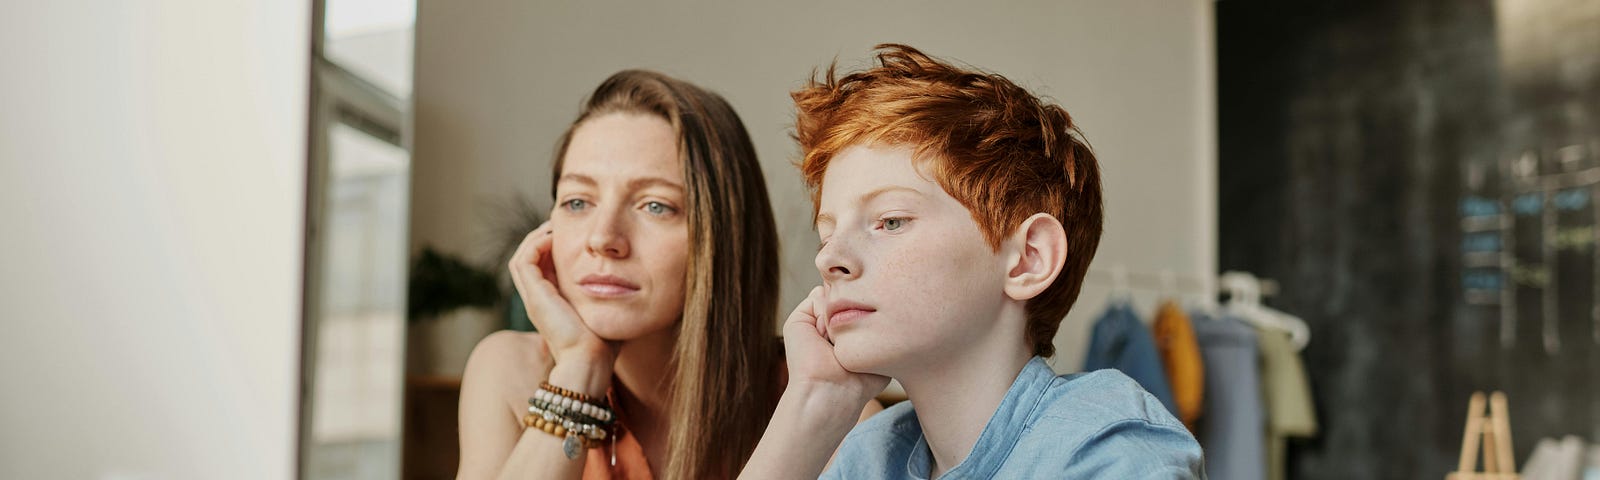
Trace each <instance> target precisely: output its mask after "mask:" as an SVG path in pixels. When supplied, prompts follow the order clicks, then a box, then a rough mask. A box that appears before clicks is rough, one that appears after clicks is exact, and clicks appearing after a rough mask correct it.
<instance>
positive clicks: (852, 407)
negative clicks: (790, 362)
mask: <svg viewBox="0 0 1600 480" xmlns="http://www.w3.org/2000/svg"><path fill="white" fill-rule="evenodd" d="M860 390H861V389H855V388H850V387H846V386H842V385H837V384H831V383H821V382H804V381H802V382H792V383H790V384H789V387H788V388H786V389H785V390H784V392H783V396H784V397H785V399H788V400H792V401H793V405H795V406H796V407H797V408H798V409H799V412H800V413H801V415H802V418H804V419H806V420H808V421H809V422H808V423H813V424H816V425H818V426H821V425H829V424H834V423H840V424H844V425H855V421H856V420H857V419H858V418H859V417H860V414H861V409H862V408H863V407H865V406H866V405H867V402H869V401H871V400H872V398H873V396H874V395H875V393H876V392H871V393H869V392H863V391H860Z"/></svg>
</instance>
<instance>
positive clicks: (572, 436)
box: [522, 413, 600, 460]
mask: <svg viewBox="0 0 1600 480" xmlns="http://www.w3.org/2000/svg"><path fill="white" fill-rule="evenodd" d="M522 426H523V427H525V428H533V429H538V430H543V431H544V433H548V434H551V435H554V436H555V437H556V438H560V439H562V442H561V443H562V445H561V449H562V452H563V453H565V454H566V455H567V458H569V459H574V460H576V459H577V458H578V454H579V453H581V452H582V451H583V450H588V449H591V448H595V447H599V446H600V440H596V439H593V438H589V437H587V436H584V435H580V434H578V433H576V432H568V431H567V428H566V427H563V426H561V423H560V422H552V421H548V420H545V419H544V417H541V416H539V415H534V414H532V413H529V414H525V415H523V416H522Z"/></svg>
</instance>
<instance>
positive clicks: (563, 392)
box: [539, 382, 599, 403]
mask: <svg viewBox="0 0 1600 480" xmlns="http://www.w3.org/2000/svg"><path fill="white" fill-rule="evenodd" d="M539 389H540V390H546V391H549V392H551V393H554V394H556V395H560V396H563V397H567V398H570V399H573V400H577V401H580V402H583V403H599V402H596V401H594V397H591V396H588V395H584V394H582V393H578V392H574V391H572V390H567V389H565V388H561V387H557V386H555V385H551V384H550V382H539Z"/></svg>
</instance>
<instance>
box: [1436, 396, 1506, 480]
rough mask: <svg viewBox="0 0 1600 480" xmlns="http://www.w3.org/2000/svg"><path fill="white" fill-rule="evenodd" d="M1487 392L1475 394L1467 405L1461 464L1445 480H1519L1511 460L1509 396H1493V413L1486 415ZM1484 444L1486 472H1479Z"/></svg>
mask: <svg viewBox="0 0 1600 480" xmlns="http://www.w3.org/2000/svg"><path fill="white" fill-rule="evenodd" d="M1483 407H1484V405H1483V392H1473V393H1472V399H1471V400H1469V401H1468V402H1467V428H1466V434H1465V435H1464V436H1463V438H1462V439H1461V462H1460V464H1458V465H1457V466H1456V471H1454V472H1450V474H1449V475H1445V477H1444V478H1445V480H1519V479H1521V478H1522V477H1520V476H1518V475H1517V468H1516V462H1515V461H1514V460H1513V459H1512V458H1511V420H1510V418H1508V417H1507V416H1506V394H1505V393H1503V392H1494V393H1493V394H1491V395H1490V396H1489V414H1488V415H1487V416H1485V415H1484V414H1483ZM1480 440H1481V441H1482V445H1483V471H1482V472H1479V471H1478V446H1479V442H1480Z"/></svg>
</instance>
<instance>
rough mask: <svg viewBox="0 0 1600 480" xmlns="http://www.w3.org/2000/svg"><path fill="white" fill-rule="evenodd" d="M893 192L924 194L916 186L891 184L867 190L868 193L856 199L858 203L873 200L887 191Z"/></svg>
mask: <svg viewBox="0 0 1600 480" xmlns="http://www.w3.org/2000/svg"><path fill="white" fill-rule="evenodd" d="M892 192H906V193H910V194H914V195H916V196H919V197H920V196H922V192H921V191H919V190H917V189H915V188H911V187H903V186H900V185H889V186H886V187H878V189H876V190H873V191H870V192H867V194H866V195H862V196H861V198H860V199H859V200H856V203H867V202H871V201H872V199H874V198H878V196H880V195H883V194H886V193H892Z"/></svg>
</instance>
